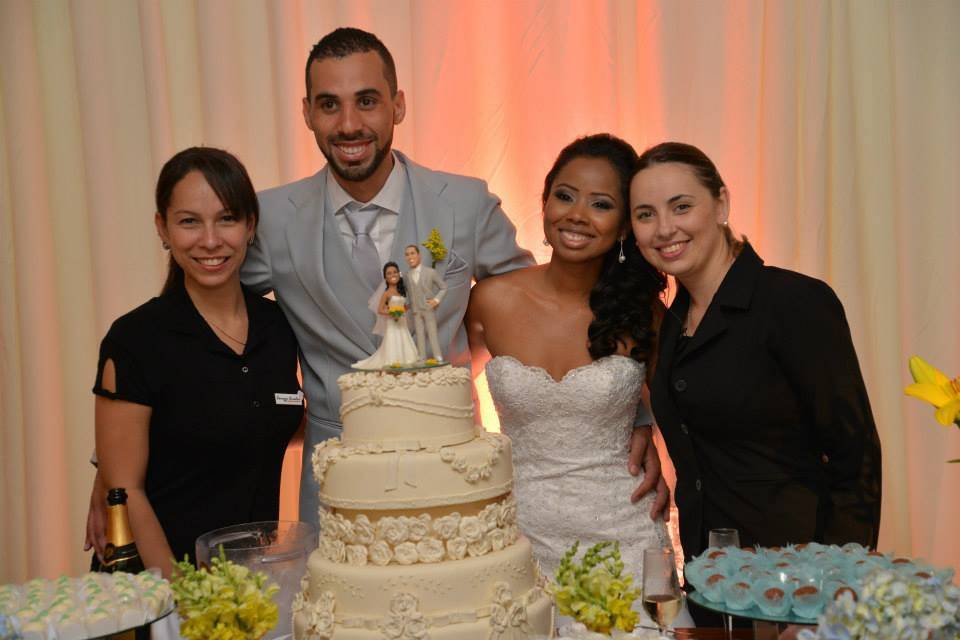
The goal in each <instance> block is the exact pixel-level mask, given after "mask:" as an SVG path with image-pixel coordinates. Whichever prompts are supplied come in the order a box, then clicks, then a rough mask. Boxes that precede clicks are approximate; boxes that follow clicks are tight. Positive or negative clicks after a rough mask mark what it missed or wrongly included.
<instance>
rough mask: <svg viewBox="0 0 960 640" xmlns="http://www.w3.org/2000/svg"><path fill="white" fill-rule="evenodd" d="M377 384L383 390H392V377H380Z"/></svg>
mask: <svg viewBox="0 0 960 640" xmlns="http://www.w3.org/2000/svg"><path fill="white" fill-rule="evenodd" d="M378 382H379V383H380V386H381V387H382V388H384V389H392V388H393V386H394V381H393V376H381V377H380V378H379V380H378Z"/></svg>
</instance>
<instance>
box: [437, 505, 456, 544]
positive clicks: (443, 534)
mask: <svg viewBox="0 0 960 640" xmlns="http://www.w3.org/2000/svg"><path fill="white" fill-rule="evenodd" d="M459 530H460V514H459V513H457V512H453V513H451V514H448V515H445V516H443V517H442V518H437V519H436V520H434V521H433V531H434V533H436V534H437V536H439V537H440V539H441V540H449V539H450V538H452V537H453V536H455V535H457V532H458V531H459Z"/></svg>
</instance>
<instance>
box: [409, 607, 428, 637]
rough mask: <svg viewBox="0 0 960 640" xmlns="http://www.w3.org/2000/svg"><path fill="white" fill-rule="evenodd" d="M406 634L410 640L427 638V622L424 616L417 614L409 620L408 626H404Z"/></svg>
mask: <svg viewBox="0 0 960 640" xmlns="http://www.w3.org/2000/svg"><path fill="white" fill-rule="evenodd" d="M404 632H405V633H406V637H407V638H409V639H410V640H421V639H422V638H426V637H427V621H426V620H425V619H424V617H423V614H421V613H417V614H415V615H413V616H412V617H411V618H410V619H409V620H407V624H406V625H404Z"/></svg>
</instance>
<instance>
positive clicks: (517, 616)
mask: <svg viewBox="0 0 960 640" xmlns="http://www.w3.org/2000/svg"><path fill="white" fill-rule="evenodd" d="M507 616H508V617H509V618H510V626H511V627H522V626H523V625H524V623H525V622H526V621H527V607H526V606H525V605H524V604H523V603H522V602H514V603H513V604H512V605H510V612H509V613H508V614H507Z"/></svg>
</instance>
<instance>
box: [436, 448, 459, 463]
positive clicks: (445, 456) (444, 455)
mask: <svg viewBox="0 0 960 640" xmlns="http://www.w3.org/2000/svg"><path fill="white" fill-rule="evenodd" d="M456 457H457V454H455V453H454V452H453V449H451V448H450V447H440V459H441V460H443V461H444V462H453V459H454V458H456Z"/></svg>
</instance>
